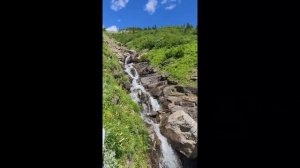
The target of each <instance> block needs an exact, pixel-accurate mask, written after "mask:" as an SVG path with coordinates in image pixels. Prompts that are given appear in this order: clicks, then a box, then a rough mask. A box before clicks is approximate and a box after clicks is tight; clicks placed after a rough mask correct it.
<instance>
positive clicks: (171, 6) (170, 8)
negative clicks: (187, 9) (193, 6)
mask: <svg viewBox="0 0 300 168" xmlns="http://www.w3.org/2000/svg"><path fill="white" fill-rule="evenodd" d="M175 7H176V4H172V5H169V6H167V7H166V8H165V9H166V10H172V9H174V8H175Z"/></svg>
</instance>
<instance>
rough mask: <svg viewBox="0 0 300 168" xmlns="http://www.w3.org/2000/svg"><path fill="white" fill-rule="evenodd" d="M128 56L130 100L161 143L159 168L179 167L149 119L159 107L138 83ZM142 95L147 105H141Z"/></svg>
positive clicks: (157, 126) (137, 76) (167, 144)
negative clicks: (138, 108) (136, 104)
mask: <svg viewBox="0 0 300 168" xmlns="http://www.w3.org/2000/svg"><path fill="white" fill-rule="evenodd" d="M129 59H130V56H127V57H126V59H125V72H126V73H127V74H128V75H129V76H130V77H131V78H132V83H131V88H130V91H131V93H130V96H131V98H132V99H133V100H134V101H135V102H137V103H139V104H141V105H142V107H143V111H142V112H141V116H142V118H143V119H144V121H145V122H146V123H148V124H150V125H151V127H152V129H153V130H154V131H155V133H156V135H157V137H158V138H159V140H160V141H161V143H160V144H161V146H160V149H161V153H162V158H161V160H160V163H159V168H178V167H181V166H180V163H179V162H178V160H179V158H178V156H177V155H176V153H175V152H174V150H173V149H172V147H171V145H170V144H169V143H168V141H167V139H166V137H164V136H163V135H162V134H161V132H160V129H159V124H158V123H154V122H153V121H152V120H151V119H150V118H149V117H148V114H150V113H151V111H158V110H159V109H160V106H159V104H158V102H157V100H156V99H154V98H153V97H152V96H151V95H150V93H148V92H147V91H146V90H145V88H144V86H143V85H142V84H141V82H140V81H139V74H138V73H137V70H136V69H135V68H134V67H133V63H129ZM142 95H144V96H145V97H148V98H147V102H148V103H146V104H145V103H143V102H142V101H141V99H140V98H139V97H140V96H142Z"/></svg>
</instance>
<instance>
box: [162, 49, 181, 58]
mask: <svg viewBox="0 0 300 168" xmlns="http://www.w3.org/2000/svg"><path fill="white" fill-rule="evenodd" d="M165 55H166V58H167V59H169V58H172V57H173V58H181V57H183V56H184V48H182V47H178V48H174V49H171V50H170V51H169V52H167V53H166V54H165Z"/></svg>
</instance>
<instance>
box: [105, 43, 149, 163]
mask: <svg viewBox="0 0 300 168" xmlns="http://www.w3.org/2000/svg"><path fill="white" fill-rule="evenodd" d="M128 80H129V79H128V77H127V76H126V75H125V74H124V72H123V69H122V67H121V65H120V64H119V62H118V58H117V57H116V55H114V54H113V53H112V52H111V50H110V48H109V47H108V46H107V44H106V43H103V102H102V103H103V127H104V129H105V131H106V135H105V136H106V138H105V148H106V151H105V154H104V156H105V158H104V160H105V161H104V163H105V164H110V165H114V167H124V166H125V165H128V164H129V163H130V164H131V166H130V167H148V166H147V165H148V146H149V141H148V132H147V129H146V126H145V124H144V121H143V120H142V118H141V117H140V107H139V105H138V104H136V103H135V102H133V101H132V99H131V97H130V96H129V94H128V92H127V91H126V90H125V89H123V88H122V87H121V83H122V82H126V81H128ZM112 153H115V156H113V155H111V154H112ZM112 160H115V162H113V163H109V162H111V161H112Z"/></svg>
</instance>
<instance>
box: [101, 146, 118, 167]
mask: <svg viewBox="0 0 300 168" xmlns="http://www.w3.org/2000/svg"><path fill="white" fill-rule="evenodd" d="M103 155H104V159H103V165H104V167H105V168H115V167H118V166H117V165H118V164H117V161H116V158H115V155H116V154H115V152H114V151H112V150H110V149H107V148H106V147H105V146H104V149H103Z"/></svg>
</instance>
